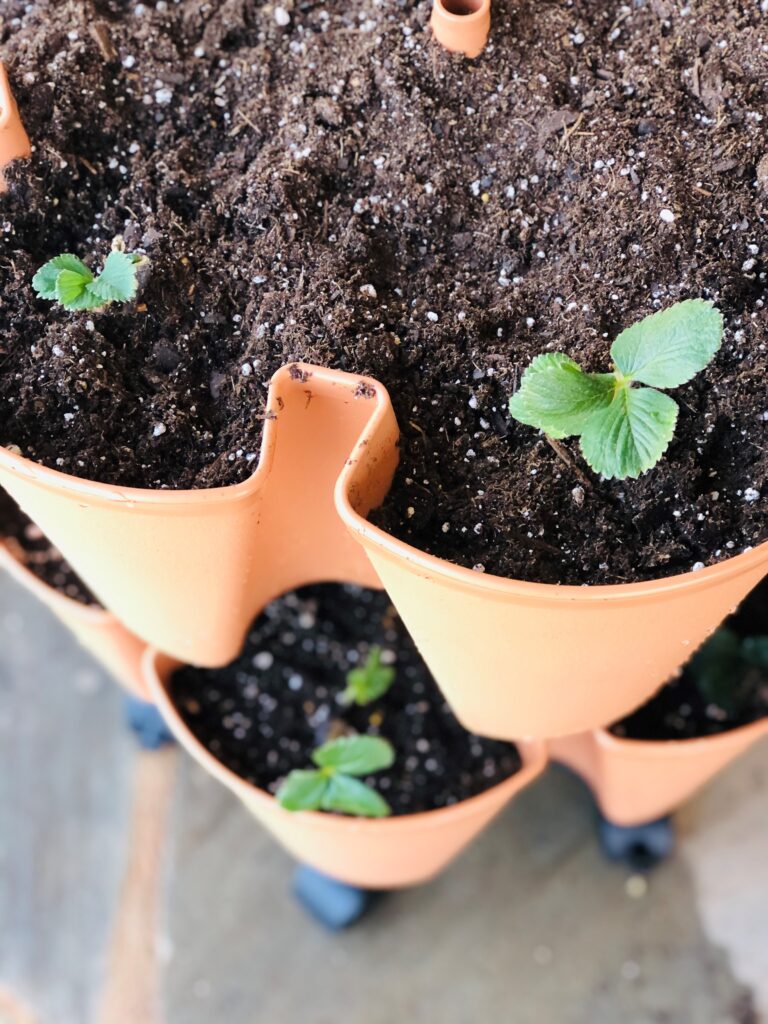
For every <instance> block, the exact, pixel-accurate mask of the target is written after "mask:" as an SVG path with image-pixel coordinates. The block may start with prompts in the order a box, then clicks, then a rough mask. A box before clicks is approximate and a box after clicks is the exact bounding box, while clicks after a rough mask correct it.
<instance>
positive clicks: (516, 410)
mask: <svg viewBox="0 0 768 1024" xmlns="http://www.w3.org/2000/svg"><path fill="white" fill-rule="evenodd" d="M615 385H616V378H615V377H614V376H613V374H610V373H600V374H597V373H584V371H583V370H582V369H581V367H580V366H579V364H578V363H576V362H574V361H573V359H570V358H569V357H568V356H566V355H563V354H562V352H545V353H544V354H543V355H540V356H536V358H535V359H534V360H533V361H532V362H531V365H530V366H529V367H528V369H527V370H526V371H525V373H524V374H523V379H522V381H521V382H520V388H519V389H518V390H517V391H516V392H515V394H514V395H513V396H512V398H510V400H509V411H510V413H511V414H512V416H514V418H515V419H516V420H519V421H520V423H526V424H527V425H528V426H531V427H537V428H538V429H539V430H543V431H544V433H546V434H549V436H550V437H555V438H559V437H570V436H571V435H573V434H580V433H581V432H582V430H584V427H585V426H586V424H587V422H588V421H589V419H590V418H591V416H592V415H593V414H594V413H595V412H597V411H598V410H600V409H603V408H605V407H606V406H608V405H609V404H610V401H611V396H612V394H613V390H614V387H615Z"/></svg>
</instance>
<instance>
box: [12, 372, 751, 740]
mask: <svg viewBox="0 0 768 1024" xmlns="http://www.w3.org/2000/svg"><path fill="white" fill-rule="evenodd" d="M267 409H268V411H267V418H266V421H265V429H264V436H263V441H262V451H261V458H260V461H259V465H258V468H257V470H256V472H255V473H254V474H253V476H252V477H251V478H250V479H249V480H248V481H246V482H245V483H242V484H237V485H233V486H230V487H221V488H213V489H211V490H195V491H170V490H151V489H145V490H142V489H136V488H122V487H115V486H111V485H106V484H98V483H94V482H91V481H87V480H80V479H78V478H76V477H72V476H68V475H66V474H63V473H59V472H56V471H54V470H50V469H46V468H44V467H42V466H40V465H38V464H36V463H33V462H30V461H29V460H27V459H24V458H22V457H21V456H19V455H15V454H13V453H12V452H10V451H8V450H7V449H1V450H0V485H2V486H3V487H5V488H6V489H7V490H8V492H9V493H10V494H11V495H12V496H13V497H14V498H15V499H16V501H17V502H18V503H19V505H20V506H21V508H22V509H23V510H24V512H25V513H26V514H27V515H28V516H29V517H30V518H31V519H32V520H33V521H34V522H36V523H37V524H38V525H39V527H40V528H41V529H42V530H43V532H44V533H45V534H46V535H47V536H49V537H50V539H51V540H52V541H53V543H54V544H55V545H56V546H57V547H58V548H59V549H60V550H61V552H62V554H63V555H64V557H65V558H67V560H68V561H69V562H70V563H71V564H72V566H73V567H74V569H75V570H76V571H77V573H78V574H79V575H80V576H81V577H82V579H83V580H84V581H85V583H86V584H87V585H88V587H90V589H91V590H92V591H93V592H94V593H95V594H96V596H97V597H98V598H99V600H100V601H101V602H102V603H103V604H104V606H105V607H106V608H109V609H110V610H111V611H112V612H113V613H114V614H115V615H117V616H118V618H119V619H120V620H121V621H122V622H124V623H125V625H126V626H127V627H128V629H129V630H131V632H133V633H135V634H136V635H137V636H139V637H141V638H142V639H143V640H145V641H146V642H147V643H149V644H151V645H153V646H154V647H156V648H157V649H158V650H162V651H164V652H165V653H167V654H169V655H171V656H173V657H175V658H177V659H178V660H180V661H188V662H191V663H193V664H197V665H204V666H218V665H223V664H226V663H227V662H228V661H230V660H231V659H232V658H233V657H235V655H236V654H237V653H238V651H239V649H240V646H241V644H242V641H243V638H244V636H245V633H246V631H247V629H248V626H249V624H250V623H251V621H252V620H253V618H254V617H255V616H256V615H257V614H258V613H259V612H260V611H261V610H262V609H263V608H264V607H265V605H266V604H267V603H268V602H269V601H270V600H272V599H273V598H274V597H276V596H277V595H278V594H280V593H283V592H285V591H287V590H291V589H293V588H295V587H297V586H302V585H304V584H307V583H313V582H318V581H321V580H327V581H334V582H353V583H359V584H362V585H366V586H382V585H383V586H384V587H385V588H386V590H387V591H388V593H389V595H390V597H391V599H392V601H393V603H394V605H395V607H396V608H397V610H398V612H399V614H400V616H401V617H402V619H403V621H404V623H405V625H406V627H407V628H408V630H409V632H410V633H411V635H412V636H413V638H414V640H415V641H416V644H417V646H418V647H419V650H420V652H421V654H422V655H423V657H424V659H425V660H426V662H427V664H428V665H429V668H430V669H431V671H432V673H433V675H434V676H435V679H436V680H437V682H438V684H439V685H440V687H441V688H442V690H443V692H444V693H445V695H446V697H447V699H448V701H449V703H450V704H451V706H452V708H453V710H454V711H455V713H456V715H457V717H458V718H459V720H460V721H461V722H462V723H463V724H464V725H465V726H466V727H467V728H468V729H469V730H471V731H472V732H476V733H478V734H480V735H485V736H490V737H493V738H496V739H517V738H520V737H536V738H551V737H557V736H563V735H570V734H573V733H578V732H582V731H584V730H586V729H592V728H597V727H600V726H604V725H607V724H609V723H610V722H612V721H615V720H616V719H618V718H620V717H622V716H623V715H625V714H627V713H628V712H630V711H632V710H634V709H635V708H636V707H638V706H639V705H640V704H642V703H643V702H644V701H645V700H646V699H647V698H648V697H650V696H651V694H652V693H653V692H654V691H655V690H656V689H657V688H658V687H659V686H660V685H661V684H662V683H664V682H665V681H666V680H667V679H669V678H670V677H671V676H672V675H674V673H675V672H676V671H677V670H678V669H679V668H680V667H681V666H682V665H683V664H684V662H685V661H686V660H687V659H688V657H689V656H690V654H691V653H692V652H693V651H694V650H695V649H696V648H697V647H698V646H699V644H701V642H702V641H703V640H704V639H705V638H706V637H707V636H708V635H709V634H710V633H711V632H712V631H713V630H714V629H715V628H716V627H717V626H718V625H719V624H720V623H721V622H722V621H723V619H725V617H726V616H727V615H728V613H729V612H730V611H731V610H732V609H733V608H735V607H736V605H738V604H739V603H740V601H741V600H742V599H743V598H744V597H745V596H746V595H747V593H749V591H750V590H751V589H752V588H753V587H754V586H755V585H756V584H757V583H759V582H760V580H761V579H762V578H763V576H764V575H765V574H766V571H768V544H762V545H760V546H759V547H758V548H755V549H754V550H752V551H749V552H745V553H743V554H740V555H737V556H735V557H733V558H731V559H728V560H727V561H725V562H722V563H720V564H718V565H715V566H711V567H709V568H706V569H703V570H701V571H700V572H695V573H694V572H691V573H686V574H684V575H681V576H673V577H670V578H667V579H662V580H657V581H654V582H650V583H633V584H619V585H613V586H595V587H572V586H562V587H560V586H553V585H550V584H537V583H523V582H519V581H515V580H507V579H502V578H500V577H496V576H491V575H488V574H484V573H477V572H473V571H472V570H470V569H464V568H461V567H459V566H456V565H453V564H451V563H450V562H446V561H444V560H442V559H439V558H435V557H433V556H431V555H427V554H425V553H424V552H422V551H419V550H417V549H415V548H413V547H410V546H409V545H408V544H405V543H403V542H402V541H399V540H397V539H395V538H394V537H392V536H390V535H389V534H386V533H384V532H383V531H382V530H380V529H378V528H376V527H374V526H372V525H371V524H370V523H368V522H367V521H366V519H365V516H366V515H367V514H368V512H369V511H370V509H371V508H373V507H375V506H377V505H379V504H380V503H381V502H382V501H383V499H384V497H385V495H386V492H387V489H388V488H389V486H390V484H391V480H392V476H393V474H394V470H395V467H396V464H397V458H398V448H397V441H398V430H397V424H396V422H395V417H394V413H393V411H392V406H391V403H390V401H389V396H388V395H387V393H386V391H385V389H384V388H383V387H382V386H381V385H380V384H378V383H377V382H375V381H372V380H369V379H366V378H362V377H357V376H354V375H350V374H347V373H342V372H340V371H336V370H328V369H325V368H322V367H316V366H308V365H302V364H294V365H291V366H287V367H284V368H283V369H281V370H279V371H278V372H277V373H276V374H275V376H274V377H273V379H272V382H271V385H270V391H269V398H268V407H267Z"/></svg>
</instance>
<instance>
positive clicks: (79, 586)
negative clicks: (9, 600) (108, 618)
mask: <svg viewBox="0 0 768 1024" xmlns="http://www.w3.org/2000/svg"><path fill="white" fill-rule="evenodd" d="M0 539H1V540H5V541H8V544H9V547H10V548H11V550H12V552H13V554H14V555H15V556H16V557H17V558H18V559H19V561H20V562H22V563H23V564H24V565H25V566H26V567H27V568H28V569H29V570H30V572H33V573H34V574H35V576H37V577H38V578H39V579H41V580H42V581H43V583H47V584H48V586H49V587H53V588H54V590H57V591H58V592H59V593H60V594H64V596H65V597H70V598H72V600H73V601H79V602H80V604H88V605H97V604H98V603H99V602H98V601H97V600H96V598H95V597H94V596H93V594H92V593H91V592H90V590H89V589H88V587H86V585H85V584H84V583H83V581H82V580H81V579H80V577H79V576H78V575H77V574H76V573H75V572H74V570H73V569H72V567H71V566H70V564H69V562H67V561H65V560H64V559H63V558H62V556H61V553H60V552H59V550H58V549H57V548H55V547H54V546H53V544H51V542H50V541H49V540H48V538H47V537H46V536H45V534H44V533H43V532H42V531H41V530H40V528H39V527H37V526H35V524H34V523H33V522H32V521H31V520H30V519H28V518H27V516H25V515H24V513H23V512H22V511H21V509H20V508H19V506H18V505H17V504H16V502H15V501H14V500H13V499H12V498H11V497H10V496H9V495H7V494H6V493H5V491H3V490H0Z"/></svg>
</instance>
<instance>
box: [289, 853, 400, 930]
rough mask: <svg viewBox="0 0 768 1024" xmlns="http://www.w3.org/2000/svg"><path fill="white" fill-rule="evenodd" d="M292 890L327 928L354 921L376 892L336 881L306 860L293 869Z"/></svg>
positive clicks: (366, 910)
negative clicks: (312, 866)
mask: <svg viewBox="0 0 768 1024" xmlns="http://www.w3.org/2000/svg"><path fill="white" fill-rule="evenodd" d="M293 894H294V896H295V897H296V899H297V900H298V901H299V903H300V904H301V905H302V907H304V909H305V910H306V911H308V912H309V913H310V914H311V915H312V917H314V918H315V920H317V921H319V922H320V924H323V925H325V927H326V928H329V929H331V931H340V930H341V929H342V928H348V927H349V926H350V925H353V924H355V923H356V922H357V921H359V920H360V919H361V918H362V917H363V916H364V915H365V914H366V913H367V912H368V911H369V910H370V908H371V906H372V905H373V903H374V902H375V901H376V898H377V897H378V896H379V895H380V894H379V893H375V892H371V891H370V890H368V889H358V888H357V887H356V886H354V885H346V884H345V883H344V882H338V881H337V880H336V879H335V878H330V877H329V876H328V875H324V874H322V873H321V872H320V871H316V870H315V869H314V868H310V867H307V865H306V864H302V865H300V866H299V867H297V868H296V871H295V872H294V875H293Z"/></svg>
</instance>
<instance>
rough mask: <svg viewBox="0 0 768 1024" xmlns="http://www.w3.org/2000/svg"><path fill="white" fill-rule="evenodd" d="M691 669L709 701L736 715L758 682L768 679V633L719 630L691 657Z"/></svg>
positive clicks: (726, 628)
mask: <svg viewBox="0 0 768 1024" xmlns="http://www.w3.org/2000/svg"><path fill="white" fill-rule="evenodd" d="M688 671H689V672H690V674H691V678H692V679H693V680H694V682H695V683H696V688H697V689H698V691H699V693H700V694H701V695H702V697H703V698H704V699H705V700H706V701H708V702H709V703H711V704H715V705H716V706H717V707H720V708H722V709H723V711H726V712H728V713H729V714H730V715H735V714H737V713H738V711H739V709H740V707H742V705H743V704H744V703H745V701H747V700H748V699H749V697H750V694H751V693H752V692H753V691H754V686H755V683H756V682H760V681H761V680H768V636H748V637H740V636H739V635H738V633H736V632H735V631H734V630H732V629H728V627H727V626H726V627H723V628H721V629H718V630H717V632H715V633H713V634H712V636H711V637H710V638H709V639H708V640H707V641H706V643H704V644H703V645H702V646H701V647H700V648H699V650H698V651H697V652H696V654H694V656H693V657H692V658H691V660H690V662H689V664H688Z"/></svg>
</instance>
